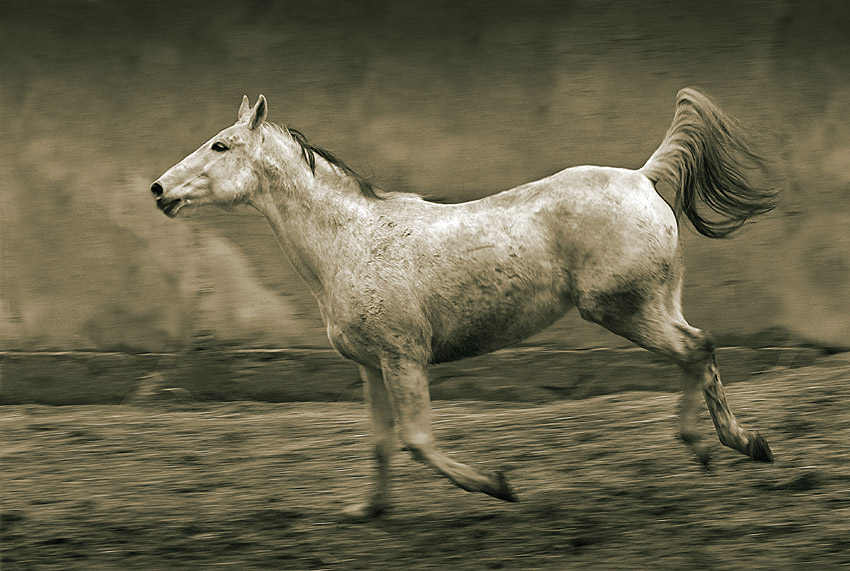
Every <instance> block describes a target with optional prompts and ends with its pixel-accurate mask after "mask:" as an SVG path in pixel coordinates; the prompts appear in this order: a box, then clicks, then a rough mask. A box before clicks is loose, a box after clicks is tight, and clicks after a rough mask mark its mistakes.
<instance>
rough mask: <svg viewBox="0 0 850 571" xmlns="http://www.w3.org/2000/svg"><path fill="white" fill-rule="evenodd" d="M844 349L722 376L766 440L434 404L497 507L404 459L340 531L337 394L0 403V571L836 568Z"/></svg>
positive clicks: (574, 408) (359, 469)
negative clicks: (701, 441) (755, 449)
mask: <svg viewBox="0 0 850 571" xmlns="http://www.w3.org/2000/svg"><path fill="white" fill-rule="evenodd" d="M848 364H850V360H848V359H847V358H843V357H842V356H840V355H839V356H835V357H834V358H833V359H832V360H826V361H821V362H819V363H818V365H816V366H809V367H803V368H798V369H786V370H775V371H773V372H769V373H766V374H762V375H757V376H755V377H753V378H752V379H750V380H748V381H745V382H741V383H737V384H735V385H733V386H731V387H728V391H727V393H728V396H729V400H730V402H731V405H732V407H733V409H734V410H735V411H736V412H737V413H738V416H739V418H741V420H742V421H743V422H745V423H746V424H747V425H749V426H751V427H753V428H758V429H759V430H760V431H761V433H762V434H763V435H764V436H765V437H766V438H767V439H768V441H769V442H770V444H771V446H772V448H773V451H774V452H775V454H776V463H775V464H773V465H765V464H758V463H754V462H752V461H749V460H748V459H747V458H745V457H743V456H740V455H739V454H737V453H735V452H733V451H730V450H728V449H725V448H723V447H722V446H721V445H720V444H719V443H717V442H716V439H714V438H713V434H712V432H711V427H710V421H709V420H708V417H707V415H705V419H704V420H705V425H704V428H705V433H706V435H707V436H711V437H712V442H713V452H714V458H713V461H712V464H711V466H710V470H706V469H704V468H703V467H701V466H700V465H699V464H698V463H697V462H695V461H694V460H693V459H692V458H691V456H690V454H689V453H688V451H687V449H686V448H685V447H684V446H683V445H682V444H680V443H679V442H678V441H677V440H676V439H675V438H674V435H675V432H676V417H675V412H676V403H677V397H676V395H674V394H668V393H647V392H629V393H622V394H617V395H608V396H600V397H594V398H591V399H586V400H581V401H559V402H556V403H552V404H546V405H519V404H511V403H493V402H488V403H483V402H439V403H437V404H436V405H435V412H434V417H435V427H436V432H437V436H438V438H439V440H440V441H441V442H442V444H443V447H444V449H446V450H447V451H450V452H451V453H452V454H453V455H454V456H455V457H457V458H458V459H462V460H464V461H467V462H470V463H473V464H478V465H480V466H482V467H486V468H503V469H505V470H506V471H507V473H508V476H509V478H510V480H511V482H512V484H513V486H514V487H515V489H516V491H517V492H518V494H519V496H520V501H519V502H518V503H516V504H508V503H503V502H500V501H498V500H494V499H491V498H488V497H485V496H482V495H473V494H468V493H465V492H463V491H461V490H459V489H457V488H455V487H453V486H451V485H450V484H449V483H448V482H447V481H446V480H444V479H442V478H440V477H438V476H436V475H435V474H433V473H432V472H431V471H430V470H428V469H427V468H424V467H422V466H421V465H419V464H417V463H415V462H414V461H413V460H412V459H410V457H409V456H408V455H407V454H406V453H403V454H400V455H399V456H398V457H397V458H396V460H395V461H394V499H395V502H396V505H395V507H394V509H393V510H392V511H391V512H390V513H389V514H388V515H387V516H386V517H384V518H383V519H380V520H377V521H373V522H369V523H363V524H355V523H349V522H346V521H345V520H344V519H342V517H341V516H340V513H341V510H342V508H343V507H344V506H345V505H346V504H348V503H350V502H356V501H358V500H360V499H361V498H363V496H364V495H365V494H366V493H367V490H368V489H369V483H370V481H371V464H372V462H371V460H370V458H371V453H370V445H369V442H370V437H369V434H368V433H369V426H368V422H367V417H366V414H365V410H364V409H363V407H362V405H360V404H357V403H283V404H269V403H253V402H237V403H203V404H201V403H190V404H184V405H180V406H179V407H178V406H175V405H172V406H171V407H170V408H169V407H158V408H157V407H151V406H147V407H140V406H67V407H49V406H41V405H21V406H6V407H2V408H0V423H1V424H2V426H0V430H2V434H3V439H2V440H3V441H2V470H1V471H0V478H2V479H0V487H1V488H2V512H0V516H2V521H1V522H0V529H1V530H2V568H3V570H4V571H6V570H11V569H83V568H84V569H116V568H132V569H163V568H172V569H182V568H207V567H216V566H232V567H234V568H238V569H399V568H426V569H446V568H453V569H500V568H504V569H565V568H575V569H594V568H596V569H617V568H621V569H635V568H653V569H657V568H675V569H682V568H704V569H756V568H765V569H768V568H769V569H800V568H802V567H803V566H804V565H810V564H817V565H818V567H819V568H834V567H839V566H843V565H848V564H850V518H848V516H850V463H848V459H850V448H848V445H850V415H848V414H847V412H846V411H847V407H848V404H849V403H850V370H849V369H850V367H848Z"/></svg>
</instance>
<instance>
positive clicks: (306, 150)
mask: <svg viewBox="0 0 850 571" xmlns="http://www.w3.org/2000/svg"><path fill="white" fill-rule="evenodd" d="M275 127H277V125H275ZM281 130H282V131H285V132H286V133H288V134H289V135H290V136H291V137H292V140H293V141H295V142H296V143H298V145H299V146H300V147H301V156H302V157H304V160H305V161H306V162H307V164H308V165H310V170H311V171H312V172H313V174H314V175H315V174H316V155H319V156H320V157H322V158H323V159H325V160H326V161H327V162H329V163H330V164H332V165H334V166H335V167H339V168H340V169H342V171H343V172H345V174H347V175H348V176H350V177H351V178H353V179H354V181H355V182H356V183H357V186H358V187H359V188H360V192H361V193H362V194H363V195H364V196H366V197H368V198H376V199H384V198H386V195H385V194H384V193H381V192H379V191H378V190H377V189H376V188H375V186H374V185H373V184H372V183H371V182H369V181H368V180H366V179H365V178H363V177H362V176H361V175H359V174H358V173H357V172H355V171H354V169H352V168H351V167H349V166H348V165H347V164H345V163H344V162H342V160H341V159H339V158H338V157H337V156H336V155H334V154H333V153H331V152H330V151H328V150H327V149H323V148H321V147H317V146H316V145H314V144H312V143H310V141H309V140H307V137H306V136H305V135H304V133H302V132H301V131H299V130H298V129H295V128H294V127H285V128H281Z"/></svg>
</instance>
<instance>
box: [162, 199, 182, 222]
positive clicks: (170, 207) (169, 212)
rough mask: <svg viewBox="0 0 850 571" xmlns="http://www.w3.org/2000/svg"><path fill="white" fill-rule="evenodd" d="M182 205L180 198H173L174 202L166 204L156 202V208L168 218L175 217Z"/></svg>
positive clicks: (164, 202)
mask: <svg viewBox="0 0 850 571" xmlns="http://www.w3.org/2000/svg"><path fill="white" fill-rule="evenodd" d="M183 204H184V203H183V201H182V200H181V199H180V198H175V199H174V200H171V201H168V202H166V201H163V200H157V201H156V205H157V207H158V208H159V209H160V210H162V212H163V213H164V214H165V215H166V216H168V217H169V218H174V217H175V216H177V211H178V210H180V208H181V207H182V206H183Z"/></svg>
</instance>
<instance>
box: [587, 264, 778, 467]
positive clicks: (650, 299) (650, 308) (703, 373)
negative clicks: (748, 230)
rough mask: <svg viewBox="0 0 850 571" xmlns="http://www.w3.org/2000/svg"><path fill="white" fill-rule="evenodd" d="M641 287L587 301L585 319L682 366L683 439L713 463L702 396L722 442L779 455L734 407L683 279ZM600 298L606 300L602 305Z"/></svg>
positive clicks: (760, 456) (756, 454)
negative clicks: (702, 425) (693, 318)
mask: <svg viewBox="0 0 850 571" xmlns="http://www.w3.org/2000/svg"><path fill="white" fill-rule="evenodd" d="M639 285H640V287H638V284H635V287H631V288H625V289H624V290H622V292H621V291H618V292H615V293H608V294H604V295H602V296H596V297H593V298H590V299H585V300H582V301H581V302H580V303H579V310H580V312H581V314H582V317H584V318H585V319H587V320H589V321H593V322H595V323H599V324H600V325H602V326H604V327H605V328H607V329H608V330H610V331H612V332H614V333H616V334H618V335H620V336H622V337H625V338H626V339H629V340H630V341H633V342H634V343H637V344H638V345H640V346H641V347H644V348H646V349H648V350H650V351H653V352H655V353H659V354H661V355H664V356H666V357H668V358H669V359H671V360H672V361H673V362H675V363H676V364H677V365H679V368H680V370H681V387H682V400H681V407H680V432H679V436H680V438H681V439H682V440H683V441H684V442H686V443H687V444H688V445H689V446H690V447H691V448H692V450H693V451H694V453H695V454H696V456H697V458H698V459H699V460H700V461H701V462H702V463H703V464H707V463H708V461H709V454H708V447H707V446H705V444H703V443H702V441H701V437H700V432H699V429H698V426H697V424H698V422H697V421H698V413H699V395H700V393H702V396H703V398H704V400H705V402H706V404H707V405H708V410H709V412H710V414H711V418H712V421H713V422H714V426H715V429H716V431H717V435H718V437H719V439H720V442H721V443H722V444H724V445H726V446H728V447H730V448H733V449H735V450H738V451H740V452H742V453H743V454H746V455H747V456H749V457H751V458H753V459H754V460H759V461H763V462H772V461H773V454H772V453H771V451H770V447H769V446H768V445H767V442H766V441H765V440H764V438H762V437H761V436H760V435H759V434H758V432H755V431H749V430H747V429H745V428H744V427H742V426H741V424H740V423H739V422H738V420H737V418H735V415H734V414H733V413H732V411H731V409H730V408H729V404H728V402H727V400H726V395H725V393H724V391H723V384H722V383H721V381H720V374H719V372H718V370H717V364H716V361H715V351H714V347H713V344H712V343H711V340H710V339H709V337H708V336H707V335H706V334H705V333H704V332H703V331H701V330H699V329H697V328H695V327H691V326H690V325H689V324H688V323H687V321H685V318H684V317H683V316H682V314H681V310H680V307H681V305H680V295H681V293H680V292H681V282H680V281H679V280H678V279H675V280H670V281H665V282H662V283H660V284H659V283H655V284H652V282H649V281H647V282H645V283H643V284H639ZM600 300H601V301H602V303H600Z"/></svg>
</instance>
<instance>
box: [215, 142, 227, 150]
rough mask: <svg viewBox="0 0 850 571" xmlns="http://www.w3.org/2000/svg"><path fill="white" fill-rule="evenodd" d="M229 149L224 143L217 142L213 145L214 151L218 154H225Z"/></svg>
mask: <svg viewBox="0 0 850 571" xmlns="http://www.w3.org/2000/svg"><path fill="white" fill-rule="evenodd" d="M227 149H228V146H227V145H225V144H224V143H222V142H221V141H216V142H215V143H213V145H212V150H214V151H215V152H217V153H223V152H224V151H226V150H227Z"/></svg>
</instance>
